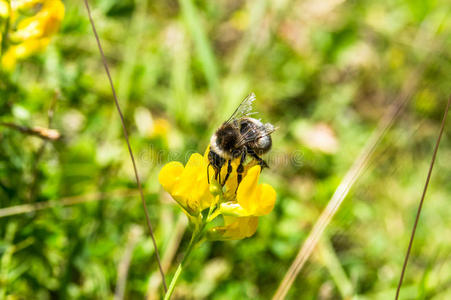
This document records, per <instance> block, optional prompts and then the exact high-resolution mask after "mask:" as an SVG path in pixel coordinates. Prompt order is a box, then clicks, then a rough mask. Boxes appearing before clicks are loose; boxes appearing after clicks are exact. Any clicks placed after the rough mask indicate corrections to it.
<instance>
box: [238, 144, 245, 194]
mask: <svg viewBox="0 0 451 300" xmlns="http://www.w3.org/2000/svg"><path fill="white" fill-rule="evenodd" d="M246 154H247V150H246V149H244V151H243V153H241V159H240V164H239V165H238V167H237V168H236V173H237V179H238V184H237V186H236V189H237V190H238V186H239V185H240V182H241V180H242V179H243V172H244V166H243V163H244V160H245V159H246ZM235 193H236V191H235Z"/></svg>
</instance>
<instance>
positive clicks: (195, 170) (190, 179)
mask: <svg viewBox="0 0 451 300" xmlns="http://www.w3.org/2000/svg"><path fill="white" fill-rule="evenodd" d="M158 180H159V181H160V184H161V185H162V186H163V188H164V189H165V190H166V191H167V192H168V193H169V194H171V196H172V198H174V200H175V201H177V203H178V204H179V205H180V206H181V207H182V208H183V209H184V210H185V211H186V212H187V213H188V214H190V215H191V216H198V215H199V214H200V212H201V211H202V210H204V209H206V208H208V207H210V204H211V203H212V202H213V199H214V197H213V195H212V194H211V193H210V190H209V188H210V187H209V184H208V181H207V164H205V160H204V158H203V157H202V155H200V154H198V153H194V154H193V155H191V157H190V159H189V160H188V162H187V163H186V166H185V167H183V165H182V164H181V163H179V162H170V163H168V164H166V165H165V166H164V167H163V169H161V171H160V174H159V175H158Z"/></svg>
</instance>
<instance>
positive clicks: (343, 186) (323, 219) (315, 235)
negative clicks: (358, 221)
mask: <svg viewBox="0 0 451 300" xmlns="http://www.w3.org/2000/svg"><path fill="white" fill-rule="evenodd" d="M425 65H426V62H423V63H422V64H421V65H420V66H419V67H418V68H417V70H416V71H415V72H412V74H411V75H410V76H409V78H408V79H407V80H406V81H405V85H404V87H403V89H402V92H401V94H400V95H399V97H398V98H397V99H396V100H395V101H394V104H392V105H391V106H390V107H389V109H388V110H387V112H386V113H385V115H384V116H383V117H382V118H381V120H380V122H379V124H378V126H377V128H376V129H375V130H374V132H373V133H372V135H371V136H370V138H369V139H368V141H367V142H366V144H365V146H364V147H363V149H362V151H361V152H360V154H359V155H358V157H357V159H356V160H355V161H354V163H353V165H352V166H351V168H350V169H349V170H348V172H347V173H346V174H345V176H344V177H343V179H342V181H341V182H340V184H339V185H338V187H337V189H336V190H335V192H334V194H333V195H332V198H331V199H330V200H329V202H328V204H327V206H326V208H325V209H324V210H323V212H322V213H321V215H320V217H319V218H318V220H317V221H316V223H315V225H314V226H313V228H312V230H311V231H310V234H309V235H308V237H307V239H306V240H305V242H304V244H303V245H302V247H301V249H300V250H299V252H298V254H297V256H296V258H295V259H294V261H293V263H292V264H291V266H290V268H289V269H288V271H287V273H286V274H285V276H284V278H283V279H282V281H281V283H280V285H279V287H278V288H277V291H276V293H275V294H274V296H273V298H272V299H273V300H279V299H284V298H285V296H286V295H287V293H288V291H289V289H290V287H291V285H292V284H293V282H294V280H295V278H296V277H297V275H298V274H299V272H300V271H301V269H302V267H303V266H304V264H305V263H306V261H307V260H308V258H309V257H310V255H311V254H312V252H313V250H314V249H315V247H316V245H317V244H318V241H319V240H320V238H321V235H322V234H323V232H324V230H325V229H326V227H327V226H328V225H329V223H330V221H331V220H332V218H333V216H334V215H335V213H336V212H337V211H338V209H339V207H340V205H341V204H342V202H343V200H344V199H345V198H346V196H347V195H348V193H349V191H350V189H351V188H352V186H353V185H354V183H355V182H356V181H357V179H358V178H359V177H360V175H361V174H363V172H364V170H365V169H366V168H367V166H368V164H369V162H370V160H371V158H372V156H373V154H374V151H375V150H376V147H377V145H378V144H379V143H380V141H381V140H382V138H383V137H384V136H385V134H386V133H387V131H388V130H389V128H390V127H391V126H392V125H393V123H394V121H395V120H396V119H397V118H398V117H399V115H400V113H401V112H402V111H403V109H404V108H405V106H406V104H407V103H408V101H409V100H410V98H411V96H412V94H413V92H414V90H415V89H416V87H417V85H418V83H419V81H420V78H421V75H422V74H423V71H424V67H425Z"/></svg>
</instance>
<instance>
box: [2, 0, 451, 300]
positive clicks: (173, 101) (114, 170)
mask: <svg viewBox="0 0 451 300" xmlns="http://www.w3.org/2000/svg"><path fill="white" fill-rule="evenodd" d="M65 6H66V15H65V17H64V20H63V23H62V25H61V29H60V31H59V33H58V34H57V36H55V37H54V38H53V40H52V43H51V44H50V45H49V47H48V48H47V49H46V50H45V51H44V52H41V53H40V54H38V55H35V56H33V57H31V58H29V59H27V60H25V61H22V62H21V63H19V64H18V65H17V67H16V68H15V70H14V71H13V72H12V73H6V72H2V74H1V82H0V121H2V122H12V123H15V124H18V125H23V126H28V127H36V126H41V127H50V128H53V129H56V130H58V131H59V132H60V133H61V135H62V138H61V139H59V140H57V141H48V142H44V141H43V140H42V139H40V138H38V137H34V136H30V135H27V134H24V133H21V132H19V131H17V130H14V129H12V128H9V127H5V126H3V127H0V206H1V208H0V216H1V217H0V237H1V238H0V240H1V241H0V297H3V298H7V299H112V298H113V297H114V295H115V294H116V297H117V298H116V299H121V295H123V297H124V298H125V299H142V298H143V297H144V296H145V295H147V294H148V295H150V297H149V299H158V297H159V296H158V294H159V293H161V286H159V274H158V271H157V270H158V268H157V264H156V262H155V258H154V253H153V251H154V250H153V246H152V243H151V240H150V238H149V236H148V234H147V230H146V227H145V218H144V212H143V208H142V205H141V202H140V200H139V197H138V193H137V190H136V183H135V179H134V174H133V168H132V165H131V163H130V159H129V156H128V152H127V148H126V144H125V141H124V138H123V135H122V129H121V125H120V120H119V117H118V115H117V112H116V109H115V107H114V104H113V99H112V96H111V90H110V87H109V83H108V81H107V77H106V75H105V72H104V70H103V66H102V64H101V60H100V57H99V53H98V49H97V46H96V44H95V39H94V36H93V34H92V31H91V27H90V24H89V21H88V19H87V15H86V11H85V8H84V5H83V3H82V1H65ZM91 6H92V10H93V17H94V19H95V21H96V25H97V30H98V32H99V35H100V37H101V40H102V42H103V46H104V49H105V53H106V56H107V59H108V63H109V64H110V67H111V71H112V75H113V79H114V82H115V85H116V88H117V92H118V96H119V101H120V104H121V106H122V109H123V112H124V115H125V119H126V123H127V127H128V129H129V132H130V139H131V144H132V148H133V150H134V153H135V156H136V158H137V164H138V169H139V173H140V176H141V178H142V182H143V186H144V190H145V196H146V200H147V203H148V208H149V213H150V216H151V220H152V224H153V226H154V227H155V234H156V239H157V241H158V245H159V247H160V254H161V256H162V257H163V263H164V265H165V266H166V267H169V269H168V272H167V275H168V276H167V279H168V280H169V279H170V277H172V275H173V273H174V271H175V266H176V264H177V262H178V261H179V260H180V258H181V255H182V253H183V250H184V249H185V248H186V245H187V243H188V241H189V236H190V235H189V234H188V232H187V229H186V223H187V222H186V220H185V219H186V217H185V216H184V215H183V214H182V212H181V210H180V209H179V208H178V207H177V205H176V204H175V202H174V201H173V200H172V199H170V197H169V196H168V195H167V194H165V193H164V192H163V191H162V189H161V187H160V186H159V183H158V180H157V177H158V172H159V170H160V169H161V167H162V165H163V164H165V163H166V162H168V161H171V160H178V161H181V162H182V163H185V162H186V161H187V159H188V157H189V154H191V153H193V152H200V153H203V152H204V151H205V148H206V146H207V144H208V142H209V137H210V136H211V134H212V133H213V131H214V129H215V128H216V127H217V126H219V125H220V124H221V122H222V121H223V120H224V119H225V118H226V117H227V116H229V115H230V113H231V112H232V111H233V110H234V108H235V107H236V105H237V104H238V103H239V102H240V101H241V99H242V98H243V97H244V96H245V95H247V94H248V93H250V92H252V91H253V92H255V94H256V95H257V101H256V102H255V107H256V110H257V111H258V112H259V114H258V117H260V118H262V119H263V120H264V121H267V122H272V123H273V124H275V125H276V126H278V127H279V129H278V130H277V132H276V133H274V135H273V139H274V146H273V150H272V153H271V155H269V156H268V157H267V159H268V161H269V163H270V166H271V168H270V169H269V170H265V172H264V173H263V176H262V178H261V182H266V183H270V184H271V185H272V186H273V187H274V188H275V189H276V191H277V203H276V207H275V209H274V211H273V212H272V213H271V214H269V215H267V216H264V217H261V218H260V223H259V228H258V230H257V233H256V234H255V235H254V236H253V237H251V238H249V239H245V240H242V241H236V242H214V243H205V244H203V245H202V246H201V247H200V248H199V249H197V250H196V251H195V252H194V253H193V256H192V258H191V263H190V264H189V267H188V268H187V269H186V270H185V271H184V273H183V275H182V277H181V280H180V282H179V284H178V286H177V288H176V291H175V297H176V298H178V299H270V298H271V296H272V295H273V293H274V292H275V290H276V289H277V287H278V285H279V283H280V281H281V280H282V278H283V276H284V275H285V273H286V271H287V269H288V267H289V266H290V264H291V262H292V261H293V259H294V257H295V256H296V254H297V251H298V250H299V248H300V246H301V245H302V243H303V242H304V241H305V238H306V236H307V235H308V233H309V231H310V229H311V228H312V226H313V224H314V223H315V222H316V221H317V219H318V216H319V215H320V213H321V211H322V209H323V208H324V207H325V206H326V205H327V203H328V201H329V199H330V197H331V196H332V194H333V192H334V191H335V189H336V187H337V185H338V184H339V183H340V180H341V179H342V178H343V176H344V174H345V173H346V171H347V170H348V169H349V168H350V166H351V165H352V164H353V162H354V160H355V159H356V157H357V156H358V154H359V152H360V150H361V149H362V147H363V146H364V144H365V142H366V141H367V140H368V138H369V137H370V135H371V133H372V132H373V131H374V130H375V129H376V127H377V124H378V122H379V121H380V120H381V118H382V117H383V115H384V114H386V112H387V111H388V110H389V109H390V106H391V105H392V104H395V103H396V101H398V100H397V99H399V97H400V95H408V99H409V102H408V104H407V107H406V109H405V110H404V111H403V112H402V114H401V115H400V117H399V118H398V119H397V121H396V123H395V124H394V126H393V128H392V129H391V130H390V131H388V132H387V133H386V134H385V135H384V138H383V140H382V143H381V144H380V145H379V146H378V148H377V149H376V152H375V154H374V155H373V156H372V158H371V161H370V165H369V168H368V170H367V171H366V172H365V173H364V174H363V175H361V176H360V177H359V178H358V180H357V183H356V185H355V186H354V187H353V189H352V190H351V192H350V194H349V195H348V197H346V199H345V201H344V203H343V205H342V206H341V208H340V210H339V212H338V214H337V215H336V216H335V218H334V219H333V221H332V223H331V224H330V225H329V226H328V228H327V230H326V233H325V234H324V235H323V237H322V239H321V243H320V244H319V245H318V247H317V248H316V249H315V251H314V254H313V256H312V257H311V258H310V260H309V261H308V263H307V265H306V266H305V267H304V269H303V270H302V271H301V272H300V274H299V276H298V277H297V279H296V281H295V282H294V284H293V287H292V288H291V290H290V292H289V294H288V299H392V298H393V297H394V291H395V288H396V285H397V281H398V278H399V274H400V270H401V266H402V262H403V258H404V255H405V250H406V247H407V242H408V238H409V235H410V229H411V226H412V224H413V220H414V216H415V211H416V207H417V204H418V201H419V198H420V195H421V192H422V188H423V184H424V181H425V179H426V174H427V169H428V165H429V162H430V158H431V154H432V149H433V145H434V142H435V139H436V136H437V134H438V128H439V125H440V120H441V116H442V114H443V111H444V107H445V103H446V100H447V98H448V95H449V93H450V92H451V89H450V82H451V52H450V50H449V49H451V18H450V13H451V3H450V2H449V0H431V1H423V0H394V1H388V0H383V1H370V0H361V1H343V0H326V1H314V0H305V1H297V0H261V1H241V0H218V1H193V0H180V1H175V0H169V1H142V0H135V1H133V0H123V1H118V0H117V1H113V0H98V1H91ZM49 111H53V117H52V118H51V119H52V120H51V122H50V126H49V122H48V112H49ZM450 124H451V120H450V119H448V122H447V126H446V129H445V134H444V136H443V140H442V144H441V147H440V149H439V153H438V158H437V163H436V166H435V169H434V173H433V177H432V181H431V185H430V190H429V192H428V195H427V198H426V202H425V207H424V210H423V214H422V217H421V221H420V225H419V228H418V232H417V236H416V240H415V243H414V248H413V252H412V257H411V261H410V263H409V266H408V269H407V274H406V279H405V284H404V288H403V291H402V299H451V259H450V250H451V238H450V237H451V209H450V200H451V180H450V179H451V131H450V126H449V125H450ZM49 201H50V202H49ZM81 202H83V203H81ZM23 204H27V205H30V206H27V207H28V209H27V210H26V211H27V212H26V213H18V214H15V215H9V216H7V215H5V211H7V210H6V209H7V208H9V207H13V206H17V205H23ZM35 204H39V205H41V206H40V208H42V209H40V210H37V209H36V207H37V206H36V205H35ZM126 270H128V274H126Z"/></svg>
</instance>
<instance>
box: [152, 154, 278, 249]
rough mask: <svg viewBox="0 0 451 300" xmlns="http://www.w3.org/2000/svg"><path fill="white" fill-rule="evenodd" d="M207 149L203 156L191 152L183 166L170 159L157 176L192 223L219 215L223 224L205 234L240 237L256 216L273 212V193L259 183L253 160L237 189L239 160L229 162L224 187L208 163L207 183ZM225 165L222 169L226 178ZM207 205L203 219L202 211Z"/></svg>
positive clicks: (252, 229)
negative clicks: (207, 212) (228, 170)
mask: <svg viewBox="0 0 451 300" xmlns="http://www.w3.org/2000/svg"><path fill="white" fill-rule="evenodd" d="M208 151H209V149H208V148H207V151H206V152H205V154H204V156H201V155H200V154H198V153H195V154H193V155H191V157H190V159H189V160H188V163H187V164H186V166H185V167H184V166H183V165H182V164H181V163H179V162H170V163H168V164H166V165H165V166H164V167H163V168H162V169H161V171H160V174H159V176H158V179H159V181H160V183H161V185H162V186H163V188H164V189H165V190H166V191H167V192H168V193H169V194H170V195H171V196H172V197H173V198H174V200H175V201H176V202H177V203H178V204H179V205H180V206H181V207H182V209H183V211H184V212H185V213H186V214H187V215H188V217H189V219H190V220H191V221H192V222H194V223H201V222H205V223H209V222H211V221H212V219H214V218H216V217H218V216H220V215H222V219H223V221H224V226H218V227H215V228H211V229H210V230H209V232H207V237H208V238H209V239H212V240H224V239H243V238H246V237H250V236H252V235H253V234H254V233H255V231H256V229H257V224H258V217H259V216H263V215H266V214H268V213H270V212H271V211H272V209H273V208H274V204H275V201H276V192H275V190H274V189H273V187H272V186H270V185H269V184H258V179H259V176H260V172H261V168H260V166H258V165H255V163H254V162H251V163H249V164H248V165H246V166H245V168H244V173H243V180H242V181H241V183H240V185H239V186H238V188H237V172H236V169H237V166H238V163H239V159H237V160H234V161H232V170H233V171H232V173H231V174H230V176H229V178H228V180H227V182H226V183H225V185H224V187H220V186H219V185H218V183H217V182H216V181H215V180H214V171H213V168H212V167H211V166H210V170H209V174H210V184H209V183H208V180H207V167H208V165H209V162H208V156H207V154H208ZM226 172H227V167H223V168H222V170H221V178H225V175H226ZM207 208H209V215H211V216H213V217H212V218H211V219H210V218H208V217H207V218H205V217H203V216H202V214H201V212H202V211H203V210H205V209H207Z"/></svg>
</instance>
